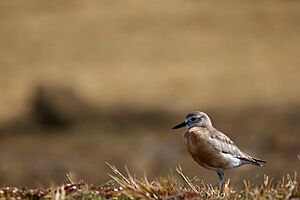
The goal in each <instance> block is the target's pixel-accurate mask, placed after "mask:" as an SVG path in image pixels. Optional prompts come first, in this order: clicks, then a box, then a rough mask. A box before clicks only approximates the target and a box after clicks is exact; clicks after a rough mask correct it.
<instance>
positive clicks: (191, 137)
mask: <svg viewBox="0 0 300 200" xmlns="http://www.w3.org/2000/svg"><path fill="white" fill-rule="evenodd" d="M184 144H185V146H186V148H187V150H188V151H189V153H190V154H191V156H192V157H193V159H194V160H195V161H196V162H197V163H198V164H200V165H201V166H203V167H205V168H208V169H219V168H226V167H227V166H228V164H229V163H228V161H227V160H226V159H225V158H224V157H223V156H222V155H221V154H220V152H218V151H217V150H216V148H215V147H214V146H215V145H218V144H217V143H216V141H215V140H213V139H212V138H211V137H210V135H209V134H208V133H207V130H205V128H198V129H197V131H193V130H189V131H187V132H186V133H185V134H184Z"/></svg>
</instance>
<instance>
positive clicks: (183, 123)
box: [173, 122, 186, 129]
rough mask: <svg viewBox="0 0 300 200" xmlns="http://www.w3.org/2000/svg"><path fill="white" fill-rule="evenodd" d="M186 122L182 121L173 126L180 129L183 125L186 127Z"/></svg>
mask: <svg viewBox="0 0 300 200" xmlns="http://www.w3.org/2000/svg"><path fill="white" fill-rule="evenodd" d="M185 125H186V123H185V122H182V123H180V124H177V125H176V126H174V127H173V129H178V128H182V127H185Z"/></svg>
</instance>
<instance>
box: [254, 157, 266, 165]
mask: <svg viewBox="0 0 300 200" xmlns="http://www.w3.org/2000/svg"><path fill="white" fill-rule="evenodd" d="M251 158H252V157H251ZM252 160H253V162H252V163H253V164H254V165H258V166H263V165H262V163H266V161H264V160H261V159H258V158H252Z"/></svg>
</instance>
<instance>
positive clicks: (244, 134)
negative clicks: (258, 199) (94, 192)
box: [0, 0, 300, 187]
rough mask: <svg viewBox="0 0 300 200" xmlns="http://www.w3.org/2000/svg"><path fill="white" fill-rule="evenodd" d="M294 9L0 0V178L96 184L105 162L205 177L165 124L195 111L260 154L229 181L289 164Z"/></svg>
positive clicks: (295, 136) (210, 178)
mask: <svg viewBox="0 0 300 200" xmlns="http://www.w3.org/2000/svg"><path fill="white" fill-rule="evenodd" d="M299 19H300V2H299V1H259V2H257V1H250V0H249V1H226V2H220V1H183V0H182V1H180V0H176V1H174V0H172V1H171V0H166V1H159V0H154V1H138V0H131V1H110V0H103V1H76V0H69V1H63V2H62V1H38V0H36V1H26V2H25V1H21V0H20V1H1V2H0V42H1V43H0V44H1V45H0V69H1V71H0V72H1V73H0V91H1V98H0V110H1V112H0V138H1V139H0V186H12V185H13V186H30V187H34V186H48V185H51V184H61V183H63V182H64V181H66V174H67V173H68V172H72V173H74V174H76V176H77V177H78V178H82V179H84V180H85V181H89V182H92V183H95V184H100V183H102V182H104V181H107V180H108V179H109V177H108V176H107V173H108V172H110V170H109V168H108V167H107V166H106V164H105V161H107V162H109V163H112V164H115V165H116V166H118V167H119V168H120V169H122V170H123V166H124V165H128V166H129V168H130V169H131V171H132V172H134V173H136V174H137V175H138V176H139V175H141V174H143V172H144V171H146V172H147V173H148V174H149V176H151V177H156V176H160V175H161V176H165V175H166V174H169V173H171V171H175V170H174V169H175V167H176V166H178V165H179V164H180V165H181V166H182V168H183V170H184V171H185V173H186V174H187V175H188V176H190V177H193V176H198V177H199V178H203V179H204V180H205V181H206V182H207V183H216V182H217V176H216V174H215V173H214V172H211V171H208V170H205V169H203V168H201V167H199V166H198V165H197V164H196V163H195V162H194V161H193V160H192V159H191V157H190V156H189V155H188V153H187V151H186V150H185V148H184V145H183V142H182V132H183V131H184V130H180V131H174V130H171V127H172V126H174V125H175V124H176V123H178V122H181V121H182V120H183V119H184V117H185V115H186V113H187V112H189V111H194V110H201V111H205V112H207V113H208V114H209V115H210V116H211V118H212V121H213V123H214V125H215V127H217V128H218V129H220V130H222V131H223V132H225V133H227V134H228V135H229V136H230V137H231V138H232V139H233V140H234V141H235V143H237V144H238V145H239V146H240V148H241V149H242V150H244V151H245V152H247V153H249V154H251V155H253V156H256V157H259V158H262V159H265V160H267V161H268V163H267V164H266V165H265V166H264V167H263V168H257V167H253V166H244V167H241V168H239V169H236V170H234V171H230V172H229V173H227V178H228V177H230V178H231V179H232V181H231V182H232V184H233V185H241V183H242V180H243V179H244V178H245V179H251V180H253V181H257V180H261V179H262V175H263V174H265V173H266V174H269V175H271V176H272V177H275V179H277V178H279V177H281V176H282V175H284V174H286V173H294V172H295V171H298V172H299V166H300V162H299V160H297V154H299V153H300V145H299V143H300V138H299V132H300V123H299V120H300V101H299V100H300V89H299V75H300V59H299V52H300V37H299V36H300V20H299Z"/></svg>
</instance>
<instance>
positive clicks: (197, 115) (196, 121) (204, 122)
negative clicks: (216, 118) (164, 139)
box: [173, 111, 212, 129]
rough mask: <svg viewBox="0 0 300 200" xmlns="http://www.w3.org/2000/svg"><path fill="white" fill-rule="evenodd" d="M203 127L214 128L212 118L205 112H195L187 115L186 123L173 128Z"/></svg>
mask: <svg viewBox="0 0 300 200" xmlns="http://www.w3.org/2000/svg"><path fill="white" fill-rule="evenodd" d="M195 126H198V127H201V126H212V123H211V121H210V118H209V117H208V115H207V114H206V113H204V112H200V111H195V112H190V113H188V114H187V115H186V117H185V120H184V122H182V123H180V124H177V125H176V126H174V127H173V129H178V128H182V127H186V128H187V129H189V128H191V127H195Z"/></svg>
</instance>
